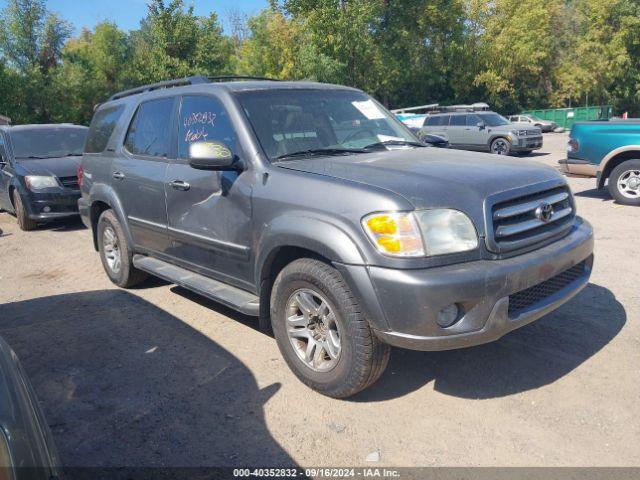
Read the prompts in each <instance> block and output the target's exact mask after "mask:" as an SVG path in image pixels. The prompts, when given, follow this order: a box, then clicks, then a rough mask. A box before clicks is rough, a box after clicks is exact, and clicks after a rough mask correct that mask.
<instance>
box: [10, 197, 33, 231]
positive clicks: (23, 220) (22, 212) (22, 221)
mask: <svg viewBox="0 0 640 480" xmlns="http://www.w3.org/2000/svg"><path fill="white" fill-rule="evenodd" d="M13 201H14V203H15V206H16V219H17V220H18V226H19V227H20V230H23V231H25V232H29V231H31V230H35V229H36V227H37V226H38V223H37V222H36V221H35V220H31V219H30V218H29V214H28V213H27V210H26V209H25V208H24V204H23V203H22V197H21V196H20V194H19V193H18V192H15V191H14V193H13Z"/></svg>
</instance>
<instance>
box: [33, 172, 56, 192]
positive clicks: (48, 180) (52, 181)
mask: <svg viewBox="0 0 640 480" xmlns="http://www.w3.org/2000/svg"><path fill="white" fill-rule="evenodd" d="M24 179H25V181H26V182H27V187H29V190H42V189H44V188H55V187H59V186H60V185H59V184H58V180H56V177H44V176H40V175H27V176H26V177H24Z"/></svg>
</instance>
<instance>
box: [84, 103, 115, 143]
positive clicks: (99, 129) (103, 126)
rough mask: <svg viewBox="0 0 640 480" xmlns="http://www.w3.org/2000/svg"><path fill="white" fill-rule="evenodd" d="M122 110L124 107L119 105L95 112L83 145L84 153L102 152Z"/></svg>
mask: <svg viewBox="0 0 640 480" xmlns="http://www.w3.org/2000/svg"><path fill="white" fill-rule="evenodd" d="M123 111H124V107H123V106H122V105H120V106H118V107H111V108H104V109H101V110H98V111H97V112H96V113H95V115H94V116H93V119H92V120H91V125H90V126H89V133H88V134H87V141H86V143H85V145H84V151H85V152H86V153H102V152H104V149H105V148H107V144H108V143H109V138H111V134H112V133H113V130H114V129H115V128H116V125H117V123H118V120H120V117H121V116H122V112H123Z"/></svg>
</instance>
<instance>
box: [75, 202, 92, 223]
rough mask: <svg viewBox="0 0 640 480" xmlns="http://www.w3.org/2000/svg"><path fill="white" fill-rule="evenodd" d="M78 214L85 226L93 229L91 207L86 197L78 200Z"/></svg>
mask: <svg viewBox="0 0 640 480" xmlns="http://www.w3.org/2000/svg"><path fill="white" fill-rule="evenodd" d="M78 213H79V214H80V218H81V219H82V223H84V226H85V227H87V228H91V205H90V204H89V202H88V201H87V200H86V199H85V198H84V197H80V198H78Z"/></svg>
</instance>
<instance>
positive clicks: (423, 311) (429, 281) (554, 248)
mask: <svg viewBox="0 0 640 480" xmlns="http://www.w3.org/2000/svg"><path fill="white" fill-rule="evenodd" d="M592 265H593V231H592V229H591V226H590V225H589V224H588V223H587V222H586V221H584V220H582V219H579V218H577V219H576V223H575V225H574V227H573V228H572V231H571V233H569V235H567V236H566V237H565V238H563V239H561V240H559V241H557V242H554V243H552V244H550V245H548V246H546V247H543V248H541V249H539V250H536V251H533V252H529V253H526V254H523V255H519V256H517V257H512V258H509V259H504V260H481V261H476V262H469V263H464V264H457V265H452V266H448V267H440V268H432V269H424V270H392V269H385V268H379V267H369V268H368V274H369V278H370V281H371V282H372V285H373V289H374V290H375V292H376V301H377V302H378V304H377V305H371V302H372V301H373V300H372V297H371V296H370V295H369V296H367V295H366V294H365V295H363V296H362V297H361V298H364V300H363V303H365V305H364V309H365V312H367V313H368V314H370V313H371V312H373V313H374V314H375V312H376V311H379V312H382V313H383V315H384V321H386V324H387V325H388V328H380V327H379V325H380V324H381V323H382V322H380V321H377V322H372V325H373V327H374V330H375V332H376V334H377V336H378V337H379V338H380V339H381V340H383V341H384V342H386V343H388V344H390V345H394V346H398V347H403V348H409V349H413V350H449V349H456V348H463V347H470V346H473V345H478V344H482V343H487V342H491V341H493V340H496V339H498V338H500V337H502V336H503V335H505V334H506V333H508V332H510V331H512V330H514V329H516V328H519V327H521V326H523V325H526V324H528V323H530V322H533V321H534V320H536V319H538V318H540V317H542V316H543V315H545V314H547V313H549V312H551V311H553V310H554V309H556V308H558V307H559V306H560V305H562V304H563V303H565V302H567V301H568V300H570V299H571V298H572V297H573V296H574V295H576V294H577V293H578V292H579V291H580V290H582V288H584V287H585V286H586V285H587V283H588V281H589V277H590V274H591V268H592ZM576 266H580V267H582V266H584V269H580V270H579V274H576V275H575V276H572V277H571V278H570V280H568V281H566V282H565V283H563V284H562V285H561V287H560V288H557V289H554V285H555V283H554V282H555V279H558V278H561V277H560V276H559V275H560V274H563V275H565V276H566V273H563V272H566V271H567V270H569V269H571V270H570V271H577V267H576ZM572 267H576V268H572ZM352 268H355V267H352ZM565 276H563V277H562V278H565ZM550 279H554V280H552V281H551V282H547V283H544V285H545V286H549V285H550V287H549V288H547V289H546V290H545V294H544V295H540V298H537V297H534V300H533V301H532V302H530V303H528V304H526V306H525V307H518V308H517V309H515V308H512V309H510V308H509V302H510V299H521V298H522V295H524V293H520V296H519V297H513V295H514V294H516V293H519V292H523V291H525V290H526V291H527V292H526V293H528V292H531V291H532V290H528V289H530V288H532V287H536V290H533V292H535V291H537V289H538V288H541V286H542V284H543V282H546V281H547V280H550ZM364 291H365V293H366V288H365V289H364ZM358 294H359V295H360V292H359V291H358ZM510 297H511V298H510ZM451 304H456V305H457V306H458V308H459V311H460V312H461V313H460V316H459V319H458V320H457V322H456V323H454V324H453V326H451V327H448V328H442V327H440V326H439V325H438V323H437V319H438V314H439V312H440V311H442V310H443V309H444V308H445V307H447V306H448V305H451ZM515 305H516V303H515V301H514V306H515Z"/></svg>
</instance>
